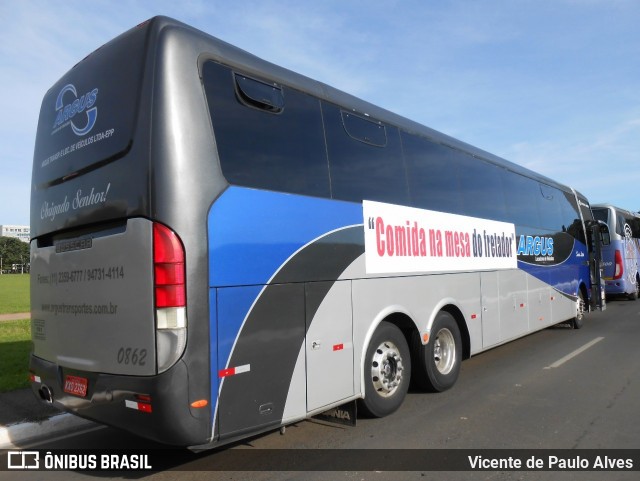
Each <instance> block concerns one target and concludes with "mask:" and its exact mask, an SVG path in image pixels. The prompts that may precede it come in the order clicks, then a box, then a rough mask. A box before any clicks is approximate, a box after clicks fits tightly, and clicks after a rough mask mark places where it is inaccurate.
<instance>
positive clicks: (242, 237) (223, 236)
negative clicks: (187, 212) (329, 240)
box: [209, 187, 362, 287]
mask: <svg viewBox="0 0 640 481" xmlns="http://www.w3.org/2000/svg"><path fill="white" fill-rule="evenodd" d="M354 224H362V205H361V204H356V203H349V202H340V201H335V200H328V199H319V198H315V197H304V196H297V195H292V194H282V193H277V192H269V191H261V190H254V189H246V188H241V187H229V189H227V191H226V192H225V193H224V194H223V195H222V196H221V197H220V198H219V199H218V200H217V201H216V202H215V204H214V205H213V207H212V208H211V211H210V212H209V267H210V270H209V285H210V286H211V287H223V286H242V285H256V284H266V283H267V282H268V280H269V279H270V278H271V277H272V276H273V275H274V274H275V273H276V271H277V270H278V269H279V268H280V266H281V265H282V264H283V263H284V262H285V261H286V260H287V259H288V258H289V257H290V256H291V255H292V254H293V253H294V252H296V251H297V250H298V249H299V248H300V247H302V246H303V245H305V244H307V243H308V242H310V241H312V240H313V239H315V238H317V237H319V236H321V235H323V234H326V233H327V232H330V231H333V230H335V229H339V228H341V227H345V226H348V225H354ZM252 239H253V240H255V242H252Z"/></svg>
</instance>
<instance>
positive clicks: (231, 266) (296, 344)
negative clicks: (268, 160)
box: [208, 187, 364, 439]
mask: <svg viewBox="0 0 640 481" xmlns="http://www.w3.org/2000/svg"><path fill="white" fill-rule="evenodd" d="M354 224H359V225H354ZM208 225H209V262H210V286H211V288H212V289H217V294H216V297H217V324H218V326H217V338H216V342H217V343H218V346H217V349H218V354H217V369H218V376H219V377H220V380H219V383H220V388H219V392H215V391H212V396H213V397H214V398H215V396H216V395H217V396H218V403H217V413H216V416H217V419H216V421H215V422H216V423H217V425H216V426H217V428H219V432H218V433H217V434H219V435H220V437H221V439H229V438H232V437H236V436H239V435H240V434H241V433H243V432H250V431H257V430H261V429H265V428H266V427H267V426H271V425H276V424H279V423H280V422H281V421H282V419H283V415H284V413H285V404H286V400H287V396H288V393H289V391H290V390H292V392H293V393H294V396H296V397H299V392H300V388H299V386H300V382H302V386H304V379H303V378H301V379H293V377H294V376H303V375H304V374H305V370H304V369H300V368H299V359H301V357H300V350H301V347H302V346H303V345H304V339H305V332H306V328H307V327H308V326H307V322H306V319H307V318H309V319H313V317H314V315H315V311H314V310H315V309H317V308H318V305H319V304H320V299H323V298H324V297H325V296H326V295H327V292H328V291H329V290H330V288H331V286H332V284H333V282H334V281H335V280H336V279H338V277H339V275H340V273H341V272H342V271H343V270H344V269H345V268H346V267H347V266H348V265H349V264H350V263H351V262H352V261H353V259H354V258H356V257H358V256H359V255H361V254H362V252H363V250H364V240H363V229H362V210H361V206H359V205H357V204H349V203H345V202H333V201H328V200H326V199H318V198H310V197H302V196H293V195H291V194H280V193H274V192H267V191H258V190H253V189H244V188H238V187H230V188H229V189H227V191H226V192H225V193H224V194H223V195H222V196H221V197H220V198H219V199H218V200H217V201H216V203H215V204H214V205H213V207H212V208H211V211H210V213H209V223H208ZM345 226H346V227H345ZM308 281H319V282H318V283H317V284H316V285H314V287H313V288H312V290H313V295H312V297H311V298H309V299H308V302H307V301H305V282H308ZM320 281H326V282H320ZM305 303H306V306H305ZM307 316H308V317H307ZM310 325H311V324H310V323H309V326H310ZM212 341H213V339H212ZM256 345H258V346H259V347H255V346H256ZM212 389H215V388H212ZM305 408H306V407H305ZM300 411H301V409H300V407H296V408H293V411H291V410H289V411H288V412H289V413H291V412H298V413H299V412H300ZM288 415H289V414H288Z"/></svg>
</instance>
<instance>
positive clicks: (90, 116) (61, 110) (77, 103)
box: [53, 84, 98, 136]
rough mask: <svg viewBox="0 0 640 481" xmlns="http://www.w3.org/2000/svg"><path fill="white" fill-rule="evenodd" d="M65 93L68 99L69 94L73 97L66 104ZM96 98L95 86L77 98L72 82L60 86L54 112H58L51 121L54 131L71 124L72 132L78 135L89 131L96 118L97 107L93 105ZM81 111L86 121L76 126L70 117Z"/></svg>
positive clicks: (96, 90)
mask: <svg viewBox="0 0 640 481" xmlns="http://www.w3.org/2000/svg"><path fill="white" fill-rule="evenodd" d="M65 94H66V97H67V98H68V99H69V98H71V96H73V97H74V99H73V100H72V101H71V103H68V104H66V105H65V103H64V97H65ZM97 98H98V89H97V88H95V89H93V90H91V91H90V92H87V93H86V94H84V95H83V96H82V97H79V98H78V93H77V92H76V88H75V86H74V85H73V84H67V85H65V86H64V87H62V90H61V91H60V93H59V94H58V98H57V99H56V112H58V114H57V115H56V120H55V122H54V123H53V129H54V132H56V131H58V130H60V129H61V128H63V127H66V126H67V125H71V129H72V130H73V133H75V134H76V135H78V136H83V135H86V134H88V133H89V132H91V129H92V128H93V126H94V125H95V124H96V120H97V119H98V107H94V105H95V103H96V100H97ZM82 112H84V113H85V115H86V120H87V121H86V124H85V125H84V127H78V126H77V125H76V124H75V123H74V121H73V120H72V119H73V118H74V117H75V116H76V115H78V114H81V113H82Z"/></svg>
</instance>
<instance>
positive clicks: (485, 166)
mask: <svg viewBox="0 0 640 481" xmlns="http://www.w3.org/2000/svg"><path fill="white" fill-rule="evenodd" d="M458 169H459V171H458V175H459V176H460V191H461V192H462V200H463V203H464V213H465V215H470V216H473V217H482V218H484V219H493V220H507V218H508V216H507V208H506V205H505V191H504V186H503V182H502V171H503V170H504V169H502V168H501V167H498V166H496V165H493V164H490V163H489V162H486V161H484V160H482V159H478V158H475V157H472V156H471V155H468V154H464V153H462V152H461V155H460V158H459V159H458Z"/></svg>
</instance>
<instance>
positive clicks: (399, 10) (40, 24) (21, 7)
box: [0, 0, 640, 225]
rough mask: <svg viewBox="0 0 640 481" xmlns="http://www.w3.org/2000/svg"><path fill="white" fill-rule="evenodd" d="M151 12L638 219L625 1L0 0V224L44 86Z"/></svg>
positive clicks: (634, 94) (20, 178)
mask: <svg viewBox="0 0 640 481" xmlns="http://www.w3.org/2000/svg"><path fill="white" fill-rule="evenodd" d="M155 15H167V16H170V17H173V18H175V19H177V20H180V21H182V22H184V23H187V24H190V25H192V26H194V27H196V28H199V29H200V30H203V31H205V32H207V33H209V34H211V35H213V36H215V37H218V38H220V39H222V40H224V41H226V42H229V43H231V44H234V45H236V46H237V47H240V48H242V49H244V50H246V51H248V52H250V53H253V54H254V55H257V56H259V57H261V58H263V59H265V60H268V61H270V62H273V63H276V64H279V65H281V66H283V67H286V68H288V69H290V70H293V71H296V72H298V73H301V74H303V75H306V76H308V77H311V78H313V79H316V80H319V81H321V82H324V83H326V84H329V85H331V86H333V87H336V88H338V89H340V90H343V91H346V92H348V93H350V94H353V95H355V96H357V97H360V98H362V99H364V100H367V101H369V102H371V103H374V104H377V105H379V106H381V107H384V108H386V109H388V110H391V111H393V112H395V113H397V114H400V115H402V116H404V117H407V118H409V119H412V120H414V121H417V122H419V123H421V124H424V125H426V126H428V127H431V128H433V129H435V130H438V131H441V132H444V133H446V134H448V135H451V136H453V137H456V138H458V139H460V140H462V141H464V142H467V143H469V144H472V145H475V146H477V147H479V148H481V149H484V150H486V151H489V152H491V153H493V154H495V155H498V156H500V157H503V158H506V159H508V160H510V161H512V162H515V163H517V164H520V165H522V166H525V167H527V168H530V169H532V170H535V171H537V172H539V173H541V174H543V175H546V176H548V177H550V178H552V179H555V180H557V181H559V182H562V183H564V184H567V185H570V186H572V187H574V188H575V189H577V190H579V191H581V192H582V193H583V194H585V195H586V196H587V198H588V199H589V200H590V202H591V203H599V202H610V203H613V204H615V205H618V206H620V207H623V208H626V209H629V210H634V211H637V210H640V1H637V0H482V1H476V0H407V1H403V0H385V1H378V0H363V1H360V0H355V1H350V0H323V1H313V2H311V1H305V0H277V1H275V0H273V1H272V0H261V1H258V0H255V1H253V0H201V1H198V0H185V1H182V0H181V1H176V0H168V1H165V0H157V1H120V0H118V1H113V0H106V1H102V0H82V1H67V0H65V1H63V2H58V1H29V0H24V1H22V0H0V19H2V26H3V27H2V29H0V88H1V91H2V92H4V95H3V96H2V100H1V102H2V106H3V110H4V112H5V114H4V115H2V116H0V149H1V151H2V153H1V154H0V224H20V225H28V224H29V196H30V180H31V164H32V160H33V150H34V142H35V133H36V127H37V122H38V114H39V110H40V104H41V102H42V98H43V96H44V94H45V93H46V91H47V90H48V89H49V88H50V87H51V86H52V85H53V84H54V83H55V82H56V81H57V80H58V79H59V78H60V77H62V76H63V75H64V74H65V72H66V71H67V70H69V69H70V68H71V67H73V65H75V64H76V63H77V62H78V61H80V60H81V59H82V58H84V57H85V56H86V55H88V54H89V53H91V52H92V51H93V50H95V49H96V48H98V47H100V46H101V45H102V44H104V43H106V42H107V41H109V40H110V39H112V38H113V37H115V36H117V35H119V34H120V33H122V32H124V31H126V30H128V29H130V28H132V27H134V26H135V25H137V24H139V23H140V22H142V21H144V20H146V19H148V18H150V17H153V16H155Z"/></svg>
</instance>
